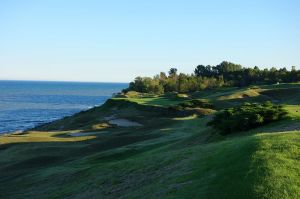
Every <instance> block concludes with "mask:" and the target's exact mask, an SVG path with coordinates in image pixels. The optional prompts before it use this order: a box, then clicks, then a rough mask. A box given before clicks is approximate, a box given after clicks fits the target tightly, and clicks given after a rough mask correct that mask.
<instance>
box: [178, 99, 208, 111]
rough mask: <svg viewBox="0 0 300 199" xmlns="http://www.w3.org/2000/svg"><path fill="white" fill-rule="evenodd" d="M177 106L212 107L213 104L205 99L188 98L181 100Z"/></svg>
mask: <svg viewBox="0 0 300 199" xmlns="http://www.w3.org/2000/svg"><path fill="white" fill-rule="evenodd" d="M177 106H180V107H182V108H210V109H211V108H213V104H212V103H209V102H207V101H205V100H201V99H194V100H189V101H185V102H182V103H180V104H178V105H177Z"/></svg>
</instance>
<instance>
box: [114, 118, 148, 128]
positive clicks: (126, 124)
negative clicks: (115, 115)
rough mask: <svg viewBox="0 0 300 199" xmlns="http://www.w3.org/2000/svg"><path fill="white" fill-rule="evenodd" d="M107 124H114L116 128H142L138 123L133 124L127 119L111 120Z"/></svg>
mask: <svg viewBox="0 0 300 199" xmlns="http://www.w3.org/2000/svg"><path fill="white" fill-rule="evenodd" d="M108 123H109V124H114V125H117V126H122V127H131V126H143V125H142V124H140V123H137V122H133V121H130V120H127V119H113V120H110V121H108Z"/></svg>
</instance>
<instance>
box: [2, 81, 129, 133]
mask: <svg viewBox="0 0 300 199" xmlns="http://www.w3.org/2000/svg"><path fill="white" fill-rule="evenodd" d="M127 86H128V84H126V83H79V82H39V81H0V133H4V132H12V131H17V130H25V129H27V128H32V127H34V126H36V125H38V124H42V123H45V122H50V121H53V120H57V119H60V118H62V117H65V116H69V115H72V114H74V113H76V112H79V111H82V110H86V109H88V108H91V107H93V106H96V105H101V104H103V103H104V102H105V101H106V100H107V99H108V98H110V97H111V96H112V94H113V93H117V92H120V91H121V90H122V89H123V88H126V87H127Z"/></svg>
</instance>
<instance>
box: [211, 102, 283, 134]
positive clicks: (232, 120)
mask: <svg viewBox="0 0 300 199" xmlns="http://www.w3.org/2000/svg"><path fill="white" fill-rule="evenodd" d="M286 117H287V111H286V110H284V109H283V107H282V105H274V104H272V103H271V102H265V103H262V104H257V103H252V104H250V103H245V104H244V105H242V106H240V107H235V108H229V109H225V110H224V111H221V112H219V113H217V114H216V115H215V116H214V118H213V120H212V121H210V122H209V123H208V125H209V126H213V127H214V128H216V129H219V130H220V131H221V134H223V135H226V134H230V133H233V132H238V131H246V130H249V129H252V128H256V127H259V126H262V125H265V124H268V123H270V122H273V121H278V120H281V119H284V118H286Z"/></svg>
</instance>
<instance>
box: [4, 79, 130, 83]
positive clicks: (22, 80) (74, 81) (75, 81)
mask: <svg viewBox="0 0 300 199" xmlns="http://www.w3.org/2000/svg"><path fill="white" fill-rule="evenodd" d="M0 81H20V82H62V83H63V82H65V83H114V84H129V83H130V82H109V81H107V82H104V81H99V82H98V81H80V80H78V81H77V80H28V79H27V80H26V79H25V80H24V79H0Z"/></svg>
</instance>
